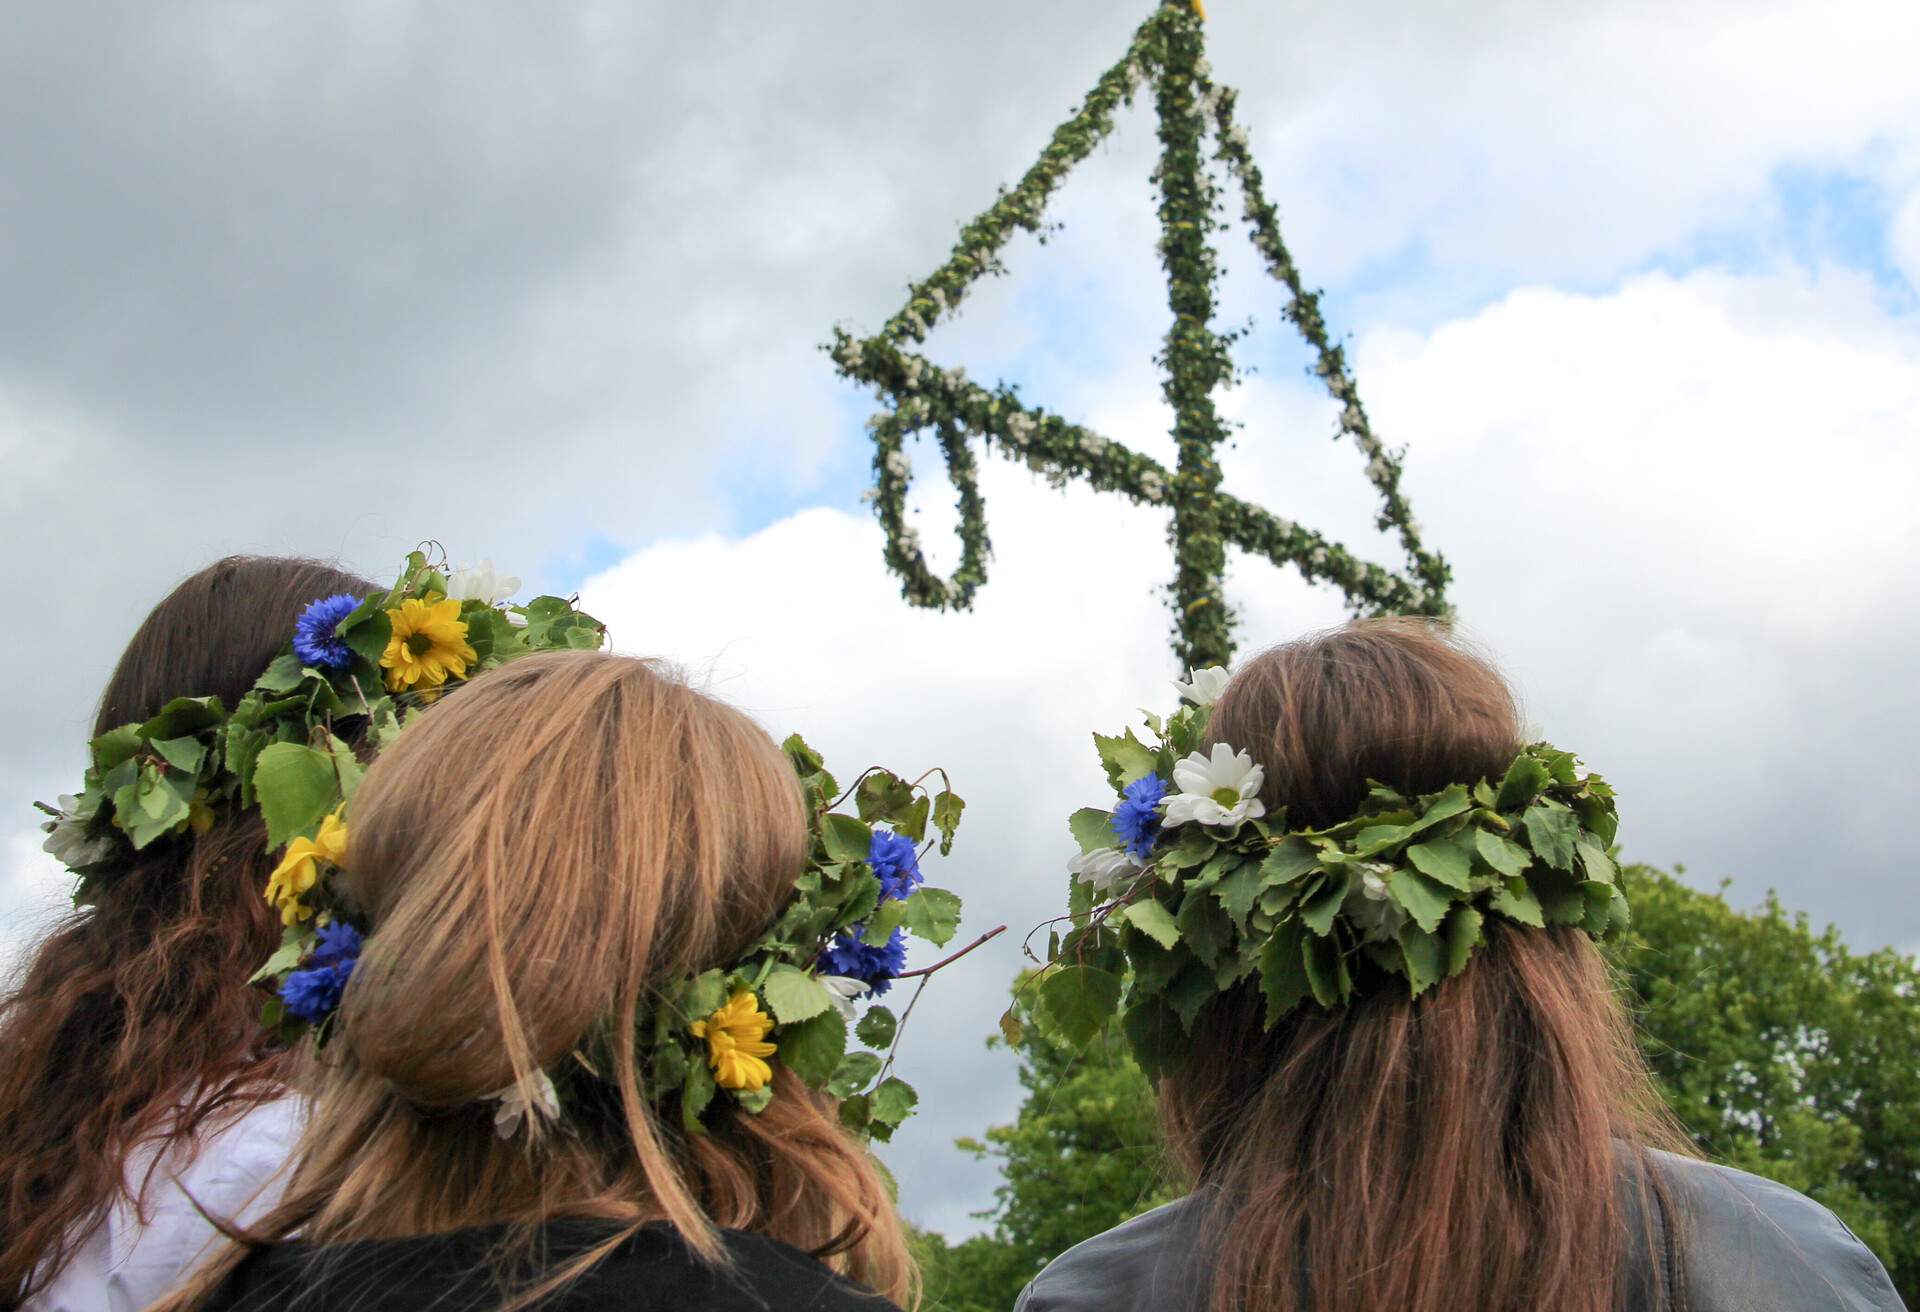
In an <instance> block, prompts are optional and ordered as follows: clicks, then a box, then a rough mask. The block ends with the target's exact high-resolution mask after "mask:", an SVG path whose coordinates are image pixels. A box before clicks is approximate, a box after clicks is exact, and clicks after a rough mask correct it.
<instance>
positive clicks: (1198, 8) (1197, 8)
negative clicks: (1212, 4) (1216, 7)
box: [1193, 0, 1207, 23]
mask: <svg viewBox="0 0 1920 1312" xmlns="http://www.w3.org/2000/svg"><path fill="white" fill-rule="evenodd" d="M1193 12H1194V13H1196V14H1198V15H1200V21H1201V22H1203V23H1204V22H1206V21H1207V7H1206V6H1205V5H1203V4H1201V3H1200V0H1193Z"/></svg>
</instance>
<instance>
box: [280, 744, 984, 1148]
mask: <svg viewBox="0 0 1920 1312" xmlns="http://www.w3.org/2000/svg"><path fill="white" fill-rule="evenodd" d="M783 748H784V750H785V752H786V755H787V759H788V760H789V761H790V762H791V763H792V765H793V768H794V770H795V771H796V772H797V773H798V775H799V776H800V782H801V786H802V789H803V791H804V792H805V795H806V799H807V811H808V816H809V827H810V832H811V839H810V842H809V847H808V859H807V864H806V866H805V868H804V869H803V870H802V871H801V872H800V874H799V875H798V877H797V878H796V879H795V880H794V884H793V897H792V900H791V901H789V902H788V904H787V906H786V907H785V909H784V910H783V911H782V912H781V914H780V916H779V918H778V919H777V920H775V922H774V923H773V924H772V926H770V927H769V928H768V929H767V931H766V932H765V933H764V934H763V935H761V937H760V938H759V939H758V940H756V941H755V942H754V943H753V944H752V945H751V946H750V947H748V948H747V949H746V951H745V952H743V953H742V954H741V955H740V957H739V958H738V959H737V960H735V961H733V962H730V963H728V964H726V965H722V966H716V967H714V968H713V969H710V970H706V971H702V972H701V973H700V974H698V975H694V976H692V977H690V978H685V979H681V980H677V981H674V982H673V983H671V984H669V985H666V986H665V987H662V988H659V989H657V990H655V991H654V992H652V993H651V994H650V995H649V996H648V997H645V998H643V999H641V1006H640V1008H639V1011H638V1016H637V1019H636V1022H635V1025H636V1034H635V1038H636V1040H637V1043H636V1048H637V1050H638V1053H639V1062H640V1066H641V1072H642V1083H643V1085H644V1087H645V1088H646V1089H647V1091H648V1095H649V1096H650V1097H651V1098H652V1099H654V1101H655V1102H656V1103H658V1104H660V1105H662V1106H673V1105H676V1104H677V1107H678V1111H679V1116H680V1121H681V1124H682V1125H683V1126H684V1127H685V1128H686V1129H687V1131H688V1132H690V1133H694V1134H700V1133H704V1132H705V1129H706V1125H705V1119H704V1118H705V1117H707V1115H708V1114H709V1113H710V1112H711V1111H712V1109H713V1108H714V1107H715V1106H716V1105H718V1104H721V1103H722V1102H723V1101H724V1102H725V1103H730V1104H732V1105H733V1106H737V1107H739V1108H741V1109H742V1110H744V1111H746V1112H749V1113H758V1112H760V1111H763V1110H764V1109H765V1108H766V1107H767V1105H768V1104H769V1103H771V1102H772V1100H773V1096H774V1085H773V1064H774V1063H775V1062H776V1061H777V1062H780V1063H783V1064H785V1065H786V1066H787V1068H788V1069H790V1070H791V1071H793V1073H794V1074H795V1075H797V1076H799V1077H800V1078H801V1079H802V1080H803V1081H805V1082H806V1083H807V1084H808V1085H809V1086H811V1087H813V1088H816V1089H824V1090H826V1091H827V1092H829V1093H831V1094H832V1095H833V1096H834V1097H836V1098H838V1099H839V1100H840V1119H841V1122H842V1124H844V1125H845V1126H846V1127H847V1128H848V1129H849V1130H852V1131H853V1132H855V1133H856V1134H861V1135H865V1136H868V1137H871V1138H875V1139H881V1140H885V1139H889V1138H891V1137H892V1135H893V1131H894V1129H895V1128H896V1127H898V1126H899V1124H900V1123H901V1122H902V1121H903V1120H905V1119H906V1118H907V1116H908V1115H909V1114H911V1113H912V1111H913V1108H914V1106H915V1104H916V1103H918V1101H919V1095H918V1094H916V1093H915V1092H914V1090H913V1087H912V1086H911V1085H909V1084H908V1083H906V1081H904V1080H902V1079H900V1078H898V1077H897V1076H894V1075H893V1074H892V1073H891V1072H892V1068H893V1064H894V1057H895V1055H896V1054H897V1052H898V1051H899V1043H900V1033H901V1028H902V1023H903V1021H904V1015H903V1016H901V1017H896V1016H895V1015H894V1013H893V1012H892V1011H890V1010H889V1009H887V1008H886V1007H883V1006H878V1005H869V1006H868V1007H867V1008H866V1011H865V1013H864V1014H863V1015H859V1017H858V1019H857V1020H856V1012H855V1003H856V1002H858V1001H860V1000H861V999H863V998H866V999H872V998H876V997H879V996H880V995H882V994H884V993H886V992H887V991H888V990H889V989H890V988H891V987H892V986H893V982H894V981H895V980H897V979H902V978H907V977H918V979H919V981H920V984H919V987H921V988H924V987H925V986H926V981H927V979H928V978H930V977H931V976H932V975H933V974H934V972H936V971H938V970H940V969H941V968H942V967H944V966H945V965H947V964H948V963H949V962H951V961H955V960H957V959H958V958H960V957H962V956H964V955H966V953H968V952H971V951H972V950H973V949H974V948H975V947H978V946H979V945H980V944H981V943H984V942H986V941H987V940H988V939H990V938H992V937H993V936H994V935H995V934H998V933H999V932H1000V929H996V930H993V931H991V932H989V933H987V934H984V935H982V936H980V937H979V938H978V939H975V940H974V941H973V942H972V943H971V944H969V945H968V946H967V947H966V948H963V949H962V950H961V951H959V952H956V953H954V954H952V955H951V956H949V957H947V958H945V959H944V960H941V961H938V962H935V963H934V964H933V965H931V966H927V967H924V968H922V969H919V970H912V971H909V970H907V969H906V953H907V939H908V937H909V936H910V935H911V936H913V937H916V938H922V939H925V940H926V941H927V942H929V943H932V944H933V945H935V946H936V947H937V946H941V945H944V944H945V943H947V942H948V941H949V940H950V939H952V937H953V934H954V930H955V929H956V928H957V927H958V925H959V923H960V899H959V898H958V897H957V896H955V895H954V894H953V893H950V892H948V891H947V890H946V889H943V888H933V887H930V886H928V885H927V884H926V882H925V878H924V876H923V874H922V873H921V870H920V859H921V858H922V857H923V856H925V855H926V853H927V851H928V850H930V849H931V848H932V847H934V846H935V844H936V843H937V844H938V846H939V849H940V852H941V854H942V855H945V854H946V853H948V852H950V851H951V850H952V847H953V836H954V831H955V829H956V828H957V827H958V825H959V823H960V814H961V811H962V810H963V809H964V807H965V803H964V802H963V801H962V800H961V799H960V798H959V797H958V796H956V795H955V794H954V793H953V791H952V790H951V788H950V787H948V786H946V779H945V775H944V773H943V772H941V771H929V772H928V775H923V776H921V778H920V779H916V780H912V781H908V780H905V779H902V778H901V777H900V776H898V775H895V774H893V773H891V772H890V771H887V770H883V769H880V768H879V767H874V768H871V769H869V770H867V771H866V772H865V773H863V774H862V775H861V776H860V778H859V779H857V780H856V781H855V782H854V785H853V786H852V787H851V788H849V789H847V790H845V791H844V792H842V791H841V789H840V787H839V785H838V784H837V783H836V782H835V781H834V778H833V776H832V775H830V774H828V773H827V771H826V768H825V767H824V765H823V764H822V763H821V760H820V757H819V756H818V755H816V754H815V753H814V751H813V750H812V749H811V748H809V747H808V746H807V744H806V743H805V742H804V741H802V740H801V739H800V738H799V737H798V736H797V735H796V736H794V737H791V738H789V739H787V741H786V742H785V743H784V744H783ZM934 774H938V775H940V776H941V783H942V787H941V789H940V791H938V792H937V793H934V792H930V791H929V790H928V789H927V788H926V787H925V780H926V779H927V778H928V777H929V776H930V775H934ZM849 798H851V799H852V800H853V802H854V806H855V813H854V814H852V815H848V814H845V813H843V812H841V811H839V810H837V809H836V808H837V807H838V806H840V805H841V804H842V803H844V802H846V801H847V800H848V799H849ZM929 825H931V827H932V829H933V831H934V833H935V835H936V836H934V837H929V835H928V828H929ZM1000 928H1001V929H1004V928H1005V926H1001V927H1000ZM325 932H326V931H322V934H323V935H324V934H325ZM354 946H355V948H356V949H357V946H358V942H357V939H356V940H355V945H354ZM318 958H319V954H316V956H315V958H314V960H315V961H317V960H318ZM347 969H348V971H350V970H351V963H350V961H349V963H348V966H347ZM298 978H299V976H298V975H296V976H294V977H293V979H298ZM291 982H292V980H290V981H289V983H291ZM343 982H344V981H343ZM283 994H284V990H283ZM332 996H333V998H334V999H335V1000H337V998H338V996H339V995H338V991H337V990H335V991H334V992H333V994H332ZM915 997H916V998H917V997H918V993H917V992H916V994H915ZM289 1005H291V1003H289ZM912 1009H913V1008H912V1003H911V1002H909V1003H908V1006H907V1008H906V1010H907V1011H908V1012H910V1011H911V1010H912ZM618 1061H619V1054H618V1049H617V1045H616V1044H615V1042H614V1033H613V1030H612V1028H611V1026H610V1025H603V1026H602V1027H600V1028H599V1029H598V1030H596V1031H595V1032H594V1033H593V1034H592V1035H591V1036H590V1037H589V1038H588V1040H587V1041H586V1042H585V1043H583V1044H582V1045H581V1047H580V1048H578V1049H576V1050H575V1051H574V1052H572V1053H571V1054H569V1057H568V1059H566V1060H563V1061H561V1062H559V1063H557V1064H556V1065H555V1066H554V1067H553V1068H552V1069H551V1070H539V1071H534V1072H531V1073H530V1074H529V1076H528V1077H527V1079H526V1080H525V1081H524V1082H522V1081H518V1080H516V1082H515V1083H514V1084H512V1085H509V1086H508V1087H507V1088H504V1089H501V1090H499V1091H498V1092H496V1093H494V1094H491V1095H489V1099H490V1100H491V1101H494V1102H496V1103H498V1104H499V1106H498V1110H497V1111H496V1113H495V1115H494V1127H495V1129H496V1130H497V1132H498V1133H499V1134H500V1135H501V1137H503V1138H511V1137H512V1136H513V1135H514V1134H515V1133H517V1132H518V1131H519V1129H520V1127H521V1126H522V1125H523V1124H524V1125H528V1126H530V1127H531V1129H530V1132H532V1133H538V1132H539V1127H540V1126H541V1125H542V1123H543V1122H544V1121H548V1120H556V1119H558V1118H560V1117H561V1116H562V1115H563V1114H564V1109H565V1107H566V1106H567V1104H568V1103H569V1102H572V1101H574V1100H575V1099H576V1098H577V1099H580V1100H581V1101H586V1102H591V1101H596V1100H602V1099H604V1096H605V1095H604V1086H605V1085H606V1083H607V1082H608V1081H607V1080H606V1078H605V1076H604V1075H603V1072H607V1071H611V1070H613V1069H614V1068H615V1065H616V1063H617V1062H618ZM596 1086H598V1087H596Z"/></svg>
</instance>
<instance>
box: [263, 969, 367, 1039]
mask: <svg viewBox="0 0 1920 1312" xmlns="http://www.w3.org/2000/svg"><path fill="white" fill-rule="evenodd" d="M352 974H353V962H351V961H347V962H342V963H340V964H338V965H332V966H317V967H315V968H314V969H312V970H296V971H294V972H293V973H292V974H291V975H289V976H287V977H286V978H285V979H284V980H282V981H281V982H280V1001H281V1002H283V1003H285V1004H286V1008H287V1014H288V1015H290V1016H297V1017H299V1018H300V1019H301V1020H303V1021H306V1022H307V1023H308V1024H309V1025H318V1024H319V1023H320V1022H321V1021H323V1020H325V1019H326V1018H327V1017H328V1016H331V1015H332V1014H333V1009H334V1008H335V1007H337V1006H339V1005H340V995H341V994H342V993H343V992H345V991H346V987H347V978H348V977H349V976H350V975H352Z"/></svg>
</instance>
